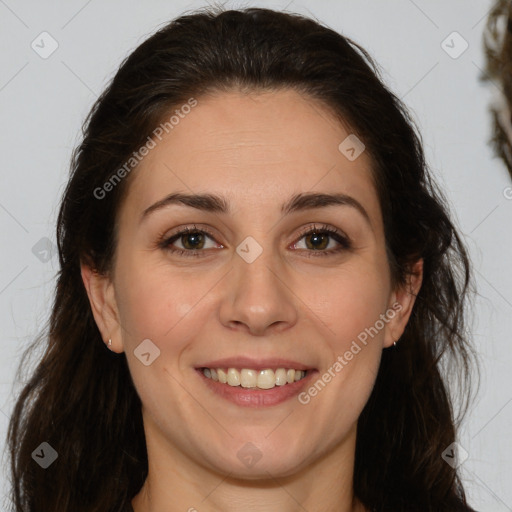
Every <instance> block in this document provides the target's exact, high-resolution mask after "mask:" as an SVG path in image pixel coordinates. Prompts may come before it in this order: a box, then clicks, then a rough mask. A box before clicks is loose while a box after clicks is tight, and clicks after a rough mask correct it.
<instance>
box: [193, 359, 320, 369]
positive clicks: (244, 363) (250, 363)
mask: <svg viewBox="0 0 512 512" xmlns="http://www.w3.org/2000/svg"><path fill="white" fill-rule="evenodd" d="M196 368H248V369H251V370H265V369H267V368H293V369H295V370H312V369H313V367H312V366H310V365H307V364H303V363H299V362H298V361H292V360H291V359H285V358H281V357H272V358H268V359H252V358H250V357H226V358H223V359H215V360H214V361H207V362H205V363H201V364H200V365H198V366H196Z"/></svg>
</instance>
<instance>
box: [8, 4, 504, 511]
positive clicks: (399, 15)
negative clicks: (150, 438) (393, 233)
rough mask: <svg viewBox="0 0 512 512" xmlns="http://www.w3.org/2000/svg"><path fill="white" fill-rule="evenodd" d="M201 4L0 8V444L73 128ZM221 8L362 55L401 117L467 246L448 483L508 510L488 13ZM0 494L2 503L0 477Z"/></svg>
mask: <svg viewBox="0 0 512 512" xmlns="http://www.w3.org/2000/svg"><path fill="white" fill-rule="evenodd" d="M203 5H205V4H204V2H185V1H177V2H170V1H158V0H152V1H147V2H137V1H134V0H130V1H121V0H110V1H108V2H101V1H99V0H89V1H87V0H72V1H69V0H68V1H66V2H64V0H62V1H52V2H50V1H36V0H33V1H27V0H22V1H15V0H0V42H1V45H0V109H1V114H2V115H1V118H0V140H1V144H2V151H1V160H0V162H1V165H0V176H1V188H0V226H1V233H2V243H1V246H2V251H1V255H0V258H1V260H0V263H1V266H0V315H1V317H0V318H1V325H2V331H1V335H2V336H1V339H0V348H1V350H2V357H1V358H0V377H1V378H0V408H1V412H0V435H1V436H2V446H3V444H4V439H5V432H6V429H7V423H8V418H9V415H10V412H11V409H12V405H13V396H14V395H13V393H15V392H16V391H17V390H19V386H16V387H14V388H13V377H14V371H15V369H16V367H17V365H18V362H19V358H20V355H21V353H22V350H23V349H24V348H25V347H26V346H27V345H28V343H29V342H30V341H31V340H32V339H33V338H34V336H35V335H36V334H37V332H38V330H39V329H40V328H41V327H42V326H43V324H44V323H45V321H46V320H47V318H48V315H49V309H50V306H51V299H52V292H53V285H54V277H55V273H56V271H57V270H58V261H57V258H56V256H55V255H53V257H51V258H50V259H49V260H48V261H46V262H45V261H44V259H45V253H44V249H45V248H44V242H40V240H41V239H43V238H45V237H47V238H49V239H50V240H51V241H52V242H53V243H54V242H55V236H54V225H55V220H56V213H57V206H58V202H59V198H60V194H61V192H62V190H63V187H64V185H65V183H66V180H67V173H68V166H69V160H70V155H71V150H72V148H73V147H74V146H75V145H76V144H77V143H78V141H79V130H80V126H81V123H82V121H83V119H84V117H85V115H86V114H87V112H88V111H89V109H90V107H91V106H92V103H93V101H94V100H95V99H96V97H97V96H98V95H99V93H100V92H101V91H102V90H103V88H104V86H105V85H106V83H107V81H108V80H109V79H110V78H111V77H112V76H113V74H114V73H115V71H116V69H117V67H118V65H119V63H120V62H121V60H122V58H124V57H125V56H126V55H127V54H128V53H130V52H131V51H132V50H133V49H134V48H135V47H136V46H137V45H139V44H140V43H141V42H142V41H143V40H144V39H145V38H146V37H147V36H148V35H150V34H151V33H152V32H153V31H155V30H156V29H157V27H159V26H161V25H162V24H163V23H165V22H166V21H168V20H169V19H171V18H173V17H175V16H177V15H179V14H181V13H182V12H183V11H185V10H190V9H194V8H196V7H200V6H203ZM227 5H229V6H231V7H238V6H244V5H255V6H265V7H271V8H280V9H283V8H285V7H286V6H288V9H289V10H291V11H296V12H299V13H303V14H313V15H314V16H316V17H317V18H318V19H319V20H321V21H323V22H325V23H327V24H328V25H330V26H331V27H332V28H334V29H336V30H338V31H341V32H342V33H343V34H345V35H348V36H349V37H351V38H353V39H354V40H355V41H356V42H359V43H360V44H362V46H363V47H365V48H366V49H367V50H369V51H370V53H371V55H372V56H373V57H375V58H376V60H377V62H378V63H379V64H380V65H381V66H382V68H383V70H384V77H385V81H386V82H387V83H388V85H390V86H391V88H392V89H393V90H394V91H395V92H396V93H397V94H398V96H399V97H400V98H402V99H404V100H405V102H406V104H407V105H408V106H409V108H410V109H411V111H412V112H413V115H414V119H415V120H416V121H417V123H418V125H419V127H420V130H421V133H422V136H423V139H424V143H425V149H426V154H427V157H428V160H429V163H430V165H431V167H432V169H433V170H434V172H435V173H436V175H437V176H438V178H439V180H440V182H441V184H442V186H443V188H444V189H445V191H446V193H447V195H448V197H449V199H450V201H451V202H452V205H453V208H454V211H455V213H456V217H457V223H458V225H459V227H460V229H461V231H462V233H463V235H464V238H465V240H466V243H467V244H468V246H469V248H470V251H471V257H472V260H473V262H474V265H475V269H476V277H477V285H478V290H479V296H478V297H477V300H476V303H475V311H476V315H475V318H474V329H473V330H474V343H475V345H476V348H477V350H478V352H479V354H480V357H481V362H482V380H481V388H480V393H479V395H478V397H477V399H476V401H475V402H474V406H473V408H472V409H471V411H470V413H469V416H468V418H467V420H466V422H465V423H464V425H463V429H462V430H461V432H460V444H461V445H462V446H463V447H464V448H465V450H467V452H468V453H469V458H468V459H467V460H466V461H465V462H464V463H463V464H462V474H463V477H464V481H465V483H466V486H467V489H468V492H469V496H470V500H471V503H472V505H473V506H474V507H476V508H477V510H479V511H480V512H503V511H512V486H510V485H509V484H510V481H511V475H510V470H511V469H512V468H511V463H510V458H511V456H512V436H511V435H510V430H511V429H510V427H511V423H512V404H511V403H510V402H511V401H512V390H511V386H510V383H511V380H512V379H511V371H510V368H511V363H512V355H511V350H510V346H509V343H510V335H509V328H510V326H511V317H512V272H511V271H510V261H511V260H512V258H511V256H512V242H511V236H510V232H511V225H512V200H511V199H507V197H506V195H507V194H506V190H507V187H510V186H512V182H511V180H510V179H509V177H508V175H507V172H506V170H505V167H504V165H503V164H502V163H501V162H500V161H499V160H498V159H496V158H493V155H492V153H491V150H490V148H489V146H488V145H487V142H486V141H487V140H488V138H489V134H490V117H489V115H488V114H487V111H486V108H487V105H488V102H489V100H490V98H491V94H492V91H493V89H494V88H495V85H493V84H489V85H487V86H483V85H481V84H479V83H478V80H477V78H478V75H479V73H480V69H481V68H483V66H484V64H483V60H484V58H483V51H482V44H481V41H482V31H483V28H484V25H485V18H486V15H487V13H488V11H489V9H490V7H491V2H489V1H487V0H485V1H484V0H479V1H476V0H473V1H471V2H468V0H451V1H450V2H446V1H445V0H435V1H434V0H428V1H427V0H414V1H413V0H391V1H387V2H382V1H378V0H364V1H361V0H343V1H338V2H335V1H329V0H315V1H312V0H303V1H300V0H295V1H293V2H290V1H289V0H286V1H258V2H254V3H244V4H242V3H240V2H238V3H235V2H229V3H228V4H227ZM43 31H47V32H48V33H49V34H51V36H52V37H53V38H54V39H55V40H56V41H57V42H58V45H59V46H58V49H57V50H56V51H55V52H54V53H53V54H52V55H51V56H50V57H48V58H47V59H43V58H41V57H40V56H39V55H38V54H37V53H36V52H35V51H34V50H33V49H32V48H31V43H32V41H34V40H36V42H37V41H40V37H39V38H38V36H39V35H40V34H41V33H42V32H43ZM453 31H457V32H458V33H459V34H460V35H461V36H462V37H463V38H464V40H466V41H467V43H469V47H468V49H467V50H466V51H465V52H464V53H463V54H462V55H460V56H459V57H458V58H456V59H454V58H452V57H450V56H449V55H448V54H447V53H446V52H445V51H444V50H443V48H442V46H441V44H442V42H443V40H445V38H446V37H447V36H448V35H449V34H451V33H452V32H453ZM47 41H48V40H47ZM448 41H450V40H448ZM39 44H40V46H41V45H42V44H41V43H39ZM448 44H450V43H448ZM453 44H454V45H455V50H456V49H457V48H461V46H457V45H459V43H458V42H457V41H456V40H455V42H454V43H453ZM45 47H46V48H48V47H49V46H48V43H46V44H45ZM509 192H512V190H510V189H509ZM511 196H512V194H511V193H509V194H508V197H511ZM38 243H39V244H43V246H42V249H41V246H40V245H37V246H36V244H38ZM34 246H36V248H39V250H35V252H36V253H37V254H38V256H37V255H36V254H34V252H33V250H32V249H33V247H34ZM50 256H51V254H49V256H48V257H50ZM108 392H109V390H108V389H106V390H105V393H108ZM63 435H65V433H63ZM41 441H43V440H41ZM4 461H5V462H4V463H3V464H2V466H4V467H5V466H6V465H7V458H5V459H4ZM105 478H108V475H105ZM0 484H2V485H3V493H2V496H5V492H6V489H7V485H8V484H7V479H6V478H5V477H4V479H3V480H2V482H0ZM2 501H3V506H1V505H0V506H1V509H2V510H6V509H7V508H8V501H7V500H6V498H5V497H4V499H3V500H2Z"/></svg>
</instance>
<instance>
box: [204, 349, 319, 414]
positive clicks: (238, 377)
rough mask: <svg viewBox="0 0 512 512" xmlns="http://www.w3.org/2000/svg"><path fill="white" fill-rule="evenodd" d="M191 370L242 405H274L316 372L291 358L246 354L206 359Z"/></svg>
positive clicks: (229, 399) (207, 383) (285, 398)
mask: <svg viewBox="0 0 512 512" xmlns="http://www.w3.org/2000/svg"><path fill="white" fill-rule="evenodd" d="M195 370H196V373H197V374H198V375H199V377H200V379H201V382H203V384H205V385H206V386H207V388H208V389H209V390H210V391H213V393H214V394H215V395H217V396H219V397H220V398H224V399H226V400H228V401H231V402H232V403H235V404H236V405H239V406H243V407H265V406H273V405H278V404H280V403H282V402H284V401H286V400H289V399H291V398H293V397H294V396H296V395H298V394H299V393H300V392H301V390H302V389H303V388H304V387H305V386H307V384H308V383H309V382H310V381H311V379H312V378H313V375H314V374H316V373H318V371H317V370H316V369H315V368H310V367H307V366H305V365H303V364H301V363H298V362H294V361H285V360H282V359H280V360H265V361H255V360H249V359H246V358H238V359H236V360H234V359H230V360H221V361H215V362H209V363H206V364H204V365H201V366H198V367H196V368H195Z"/></svg>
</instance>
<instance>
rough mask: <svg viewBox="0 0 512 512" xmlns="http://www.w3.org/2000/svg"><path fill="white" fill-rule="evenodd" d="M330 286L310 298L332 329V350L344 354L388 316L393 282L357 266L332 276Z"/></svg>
mask: <svg viewBox="0 0 512 512" xmlns="http://www.w3.org/2000/svg"><path fill="white" fill-rule="evenodd" d="M326 283H327V284H326V285H325V286H324V287H323V288H322V289H321V290H317V291H316V292H315V293H314V294H313V295H312V296H310V307H311V308H312V310H313V311H314V312H315V313H316V314H317V315H318V316H319V317H320V318H322V319H324V321H325V323H326V325H328V326H329V328H330V336H329V339H330V340H331V345H332V348H336V349H337V350H342V349H344V347H345V346H346V345H347V344H348V345H350V343H351V341H352V340H355V339H357V337H358V336H359V335H360V334H361V333H364V332H366V331H365V330H367V329H369V328H371V327H372V326H374V325H375V323H376V322H378V321H379V319H380V315H381V314H383V313H385V309H386V307H387V304H388V300H389V282H388V280H387V276H386V273H385V272H382V271H380V270H379V268H378V267H377V266H374V267H369V266H363V265H361V266H357V267H356V266H355V265H354V266H353V267H352V266H351V268H348V267H347V268H344V269H343V270H341V271H340V272H339V273H337V274H336V275H334V274H333V275H331V277H330V279H329V280H328V281H326ZM379 326H380V322H379ZM380 327H382V326H380ZM381 330H382V329H379V331H381ZM380 334H381V333H380V332H379V335H380ZM362 337H364V336H362ZM345 350H346V349H345Z"/></svg>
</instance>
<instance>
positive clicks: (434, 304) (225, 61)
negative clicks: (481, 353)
mask: <svg viewBox="0 0 512 512" xmlns="http://www.w3.org/2000/svg"><path fill="white" fill-rule="evenodd" d="M233 88H240V89H243V90H253V89H254V90H261V89H265V90H277V89H280V88H293V89H295V90H297V91H299V92H302V93H305V94H306V95H308V96H309V97H310V98H311V99H312V101H318V102H321V103H323V104H324V105H326V106H328V107H329V109H330V110H331V111H332V112H333V113H334V114H335V115H337V116H338V117H339V119H340V120H344V122H346V123H348V124H349V125H350V126H351V129H352V130H353V132H354V133H355V134H356V135H357V136H358V137H359V138H360V139H361V140H362V141H363V142H364V144H365V145H366V150H367V151H368V152H369V154H370V156H371V160H372V162H373V169H372V171H373V176H374V179H375V182H376V185H377V189H378V196H379V200H380V205H381V209H382V215H383V219H384V229H385V237H386V244H387V253H388V259H389V263H390V267H391V270H392V277H393V282H394V283H396V284H404V283H405V282H406V278H407V275H408V273H409V271H410V267H411V263H412V262H414V261H416V260H417V259H418V258H423V259H424V275H423V284H422V287H421V289H420V292H419V294H418V296H417V299H416V303H415V306H414V309H413V312H412V316H411V318H410V321H409V323H408V325H407V327H406V330H405V332H404V334H403V336H402V338H401V340H400V341H399V344H398V346H397V347H396V348H391V349H386V350H384V353H383V357H382V362H381V366H380V370H379V373H378V376H377V380H376V383H375V387H374V390H373V392H372V395H371V397H370V399H369V401H368V403H367V404H366V406H365V408H364V410H363V412H362V414H361V416H360V419H359V422H358V433H357V443H356V463H355V472H354V491H355V494H356V495H357V497H358V498H359V499H360V500H361V501H362V502H363V503H364V504H365V505H366V506H367V507H368V508H370V509H372V510H376V511H393V512H406V511H407V512H411V511H412V510H414V511H415V512H423V511H424V512H427V511H430V512H434V511H435V512H442V511H447V512H448V511H449V512H454V511H458V510H470V509H469V508H468V507H467V506H466V500H465V497H464V491H463V487H462V485H461V482H460V479H459V477H458V472H457V469H456V468H454V467H452V466H451V465H450V464H448V463H446V462H445V460H443V458H442V453H443V451H444V450H445V449H446V448H447V447H448V446H449V445H450V444H451V443H452V442H454V441H455V439H456V427H457V425H458V421H459V419H460V418H462V413H464V412H465V410H466V408H467V403H468V397H469V395H470V392H469V391H470V388H469V385H470V383H471V380H470V376H471V372H470V369H471V367H472V366H471V362H472V358H473V351H472V349H471V347H470V345H469V344H468V341H467V332H466V331H467V327H466V324H465V321H464V319H465V304H466V302H467V301H466V295H467V292H468V290H469V288H470V283H471V278H470V265H469V260H468V256H467V253H466V250H465V248H464V245H463V243H462V241H461V238H460V237H459V235H458V234H457V230H456V228H455V227H454V225H453V223H452V221H451V220H450V216H449V212H448V208H447V206H446V200H445V199H444V197H443V194H442V193H441V192H440V190H439V189H438V187H437V186H436V184H435V182H434V181H433V179H432V177H431V174H430V173H429V170H428V168H427V165H426V162H425V157H424V153H423V149H422V143H421V138H420V135H419V134H418V132H417V129H416V127H415V125H414V123H413V121H412V120H411V118H410V116H409V114H408V112H407V110H406V108H405V107H404V105H403V104H402V103H401V102H400V101H399V99H398V98H397V97H396V96H395V95H394V94H393V93H392V92H390V91H389V90H388V89H387V88H386V86H385V85H384V84H383V83H382V80H381V78H380V72H379V69H378V67H377V65H376V64H375V63H374V62H373V60H372V59H371V57H370V55H368V53H367V52H366V51H365V50H364V49H363V48H361V47H360V46H359V45H358V44H356V43H355V42H353V41H352V40H350V39H348V38H347V37H343V36H342V35H340V34H338V33H336V32H335V31H333V30H331V29H329V28H327V27H325V26H322V25H321V24H319V23H317V22H316V21H313V20H311V19H308V18H306V17H302V16H299V15H292V14H288V13H282V12H276V11H272V10H268V9H256V8H249V9H244V10H223V9H219V8H216V9H206V10H201V11H198V12H195V13H191V14H187V15H184V16H181V17H180V18H177V19H175V20H173V21H172V22H170V23H168V24H167V25H165V26H164V27H163V28H161V29H160V30H158V31H157V32H156V33H155V34H154V35H152V36H151V37H149V38H148V39H147V40H146V41H145V42H143V43H142V44H141V45H140V46H139V47H138V48H137V49H136V50H135V51H133V53H132V54H131V55H129V57H127V58H126V59H125V60H124V62H123V63H122V64H121V66H120V68H119V70H118V72H117V74H116V75H115V77H114V78H113V80H112V81H111V83H110V84H109V85H108V87H107V88H106V90H105V91H104V92H103V94H102V95H101V96H100V97H99V98H98V100H97V101H96V102H95V104H94V106H93V108H92V110H91V112H90V114H89V116H88V117H87V119H86V120H85V122H84V128H83V141H82V142H81V144H80V145H79V147H77V148H76V149H75V151H74V153H73V157H72V165H71V175H70V179H69V182H68V184H67V188H66V190H65V192H64V194H63V198H62V203H61V207H60V211H59V216H58V222H57V240H58V248H59V260H60V271H59V274H58V280H57V285H56V293H55V299H54V302H53V305H52V314H51V318H50V321H49V329H48V330H47V331H45V332H43V333H42V334H41V336H40V337H39V338H38V340H36V341H35V342H34V344H33V346H32V347H31V348H30V349H29V350H28V351H27V353H26V354H25V355H24V357H23V358H22V361H21V363H20V370H19V371H20V373H21V369H22V368H24V367H25V366H26V365H27V361H26V359H28V356H29V354H30V353H32V351H33V349H34V348H35V347H36V346H40V345H41V344H42V345H43V350H44V355H43V357H42V359H41V360H40V361H37V367H36V369H35V371H34V372H33V373H32V374H31V375H30V377H29V379H28V382H27V383H26V385H25V386H24V388H23V389H22V391H21V393H20V395H19V398H18V399H17V403H16V405H15V408H14V412H13V415H12V419H11V421H10V425H9V431H8V442H9V448H10V454H11V472H12V479H13V492H12V500H13V503H14V506H15V511H16V512H29V511H30V512H55V511H58V512H81V511H84V512H85V511H87V512H93V511H101V512H118V511H120V510H122V509H123V507H124V506H125V505H126V504H127V503H129V501H130V500H131V499H132V497H133V496H134V495H135V494H137V493H138V491H139V490H140V488H141V486H142V484H143V483H144V480H145V478H146V476H147V471H148V463H147V453H146V444H145V437H144V431H143V424H142V414H141V402H140V398H139V396H138V394H137V392H136V389H135V388H134V385H133V382H132V379H131V375H130V372H129V370H128V366H127V362H126V357H125V356H124V355H123V354H121V355H119V354H114V353H111V352H109V351H108V350H107V349H106V348H105V345H104V343H103V340H102V338H101V336H100V332H99V330H98V328H97V326H96V324H95V321H94V318H93V316H92V312H91V309H90V305H89V302H88V298H87V295H86V291H85V288H84V285H83V282H82V279H81V274H80V262H81V261H82V262H86V263H88V264H89V265H90V266H91V267H92V268H94V269H96V270H97V271H98V272H102V273H105V274H108V273H109V272H111V270H112V268H113V264H114V256H115V249H116V237H117V230H116V220H117V218H116V215H117V213H118V211H119V205H120V202H121V201H122V199H123V198H124V197H125V195H126V191H127V187H128V186H129V183H130V182H131V179H132V176H133V175H134V174H135V173H136V169H134V170H133V171H131V173H130V175H129V176H126V177H124V178H123V179H122V180H120V181H119V183H116V186H115V187H111V188H112V189H111V190H109V191H108V194H106V196H105V197H102V198H99V197H98V193H96V194H95V191H97V190H98V188H101V187H103V186H104V184H105V183H106V182H107V181H108V180H109V179H111V177H112V176H113V175H114V174H115V173H116V172H117V171H118V170H119V169H120V168H121V167H122V166H123V165H124V163H125V162H127V161H128V160H129V158H130V156H131V155H132V154H133V152H134V151H136V150H138V148H140V147H141V146H142V144H143V143H145V142H146V140H147V137H148V136H150V135H151V134H152V131H153V130H154V129H155V127H156V126H158V124H159V123H160V122H161V120H162V119H163V118H165V117H168V116H169V112H171V111H172V110H173V108H176V106H179V105H180V104H184V103H185V102H186V101H187V100H188V99H189V98H191V97H195V98H200V97H201V94H204V93H206V92H208V91H212V90H215V91H218V90H226V91H229V90H232V89H233ZM468 287H469V288H468ZM443 368H444V369H445V370H446V369H447V370H450V372H451V374H452V375H459V377H460V381H458V382H459V384H460V385H459V387H458V388H457V389H458V390H459V391H460V393H459V395H457V397H458V398H461V400H460V404H459V405H460V409H461V416H460V418H459V419H458V418H457V417H455V413H454V406H453V402H454V400H453V397H452V394H450V393H449V390H448V386H447V383H446V381H445V378H443V376H442V369H443ZM454 370H456V371H455V372H454ZM42 442H47V443H48V444H49V445H50V446H51V447H53V448H54V449H55V451H56V452H57V453H58V458H57V460H56V461H55V462H54V463H53V464H51V465H50V466H49V467H48V468H47V469H42V468H41V467H40V466H39V465H38V464H36V463H35V461H34V460H33V458H32V453H33V452H34V450H35V449H36V448H37V447H38V446H39V445H40V444H41V443H42Z"/></svg>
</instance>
